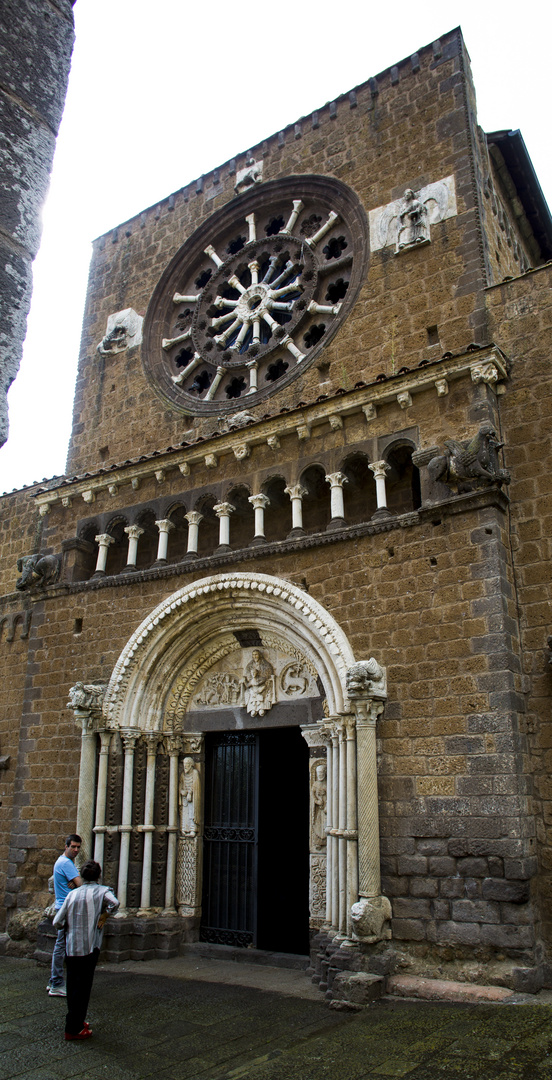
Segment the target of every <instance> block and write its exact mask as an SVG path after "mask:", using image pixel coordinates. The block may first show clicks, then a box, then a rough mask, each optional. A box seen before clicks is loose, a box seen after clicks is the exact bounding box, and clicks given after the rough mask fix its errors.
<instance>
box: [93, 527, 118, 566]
mask: <svg viewBox="0 0 552 1080" xmlns="http://www.w3.org/2000/svg"><path fill="white" fill-rule="evenodd" d="M94 539H95V541H96V543H97V544H98V558H97V560H96V569H95V571H94V574H93V575H92V576H93V577H96V576H98V577H99V576H100V575H103V574H105V567H106V563H107V551H108V548H109V546H110V544H114V543H115V540H114V538H113V536H110V535H109V533H100V534H99V536H95V537H94Z"/></svg>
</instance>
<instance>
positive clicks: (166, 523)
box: [155, 518, 174, 533]
mask: <svg viewBox="0 0 552 1080" xmlns="http://www.w3.org/2000/svg"><path fill="white" fill-rule="evenodd" d="M155 524H156V525H157V528H158V529H159V532H160V533H168V531H169V529H174V521H171V520H170V518H161V521H156V522H155Z"/></svg>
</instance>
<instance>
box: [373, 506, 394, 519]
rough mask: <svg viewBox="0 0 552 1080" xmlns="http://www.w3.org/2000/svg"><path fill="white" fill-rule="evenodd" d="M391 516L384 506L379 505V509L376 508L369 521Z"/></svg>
mask: <svg viewBox="0 0 552 1080" xmlns="http://www.w3.org/2000/svg"><path fill="white" fill-rule="evenodd" d="M390 517H393V514H392V513H391V511H390V510H388V509H387V507H386V506H380V508H379V510H376V511H375V513H374V514H372V517H371V518H370V521H386V520H387V518H390Z"/></svg>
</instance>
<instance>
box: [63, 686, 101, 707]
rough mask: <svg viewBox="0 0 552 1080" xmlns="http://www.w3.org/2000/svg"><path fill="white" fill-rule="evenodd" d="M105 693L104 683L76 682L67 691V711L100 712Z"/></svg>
mask: <svg viewBox="0 0 552 1080" xmlns="http://www.w3.org/2000/svg"><path fill="white" fill-rule="evenodd" d="M105 691H106V684H105V683H88V684H87V685H85V683H82V682H76V683H75V685H74V686H72V687H71V689H70V690H69V701H68V702H67V706H66V708H68V709H94V710H101V707H102V702H103V699H104V695H105Z"/></svg>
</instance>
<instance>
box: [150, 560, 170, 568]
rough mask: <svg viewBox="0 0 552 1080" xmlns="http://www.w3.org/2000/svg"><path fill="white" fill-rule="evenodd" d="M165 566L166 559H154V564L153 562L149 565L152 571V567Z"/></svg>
mask: <svg viewBox="0 0 552 1080" xmlns="http://www.w3.org/2000/svg"><path fill="white" fill-rule="evenodd" d="M166 565H167V560H166V559H156V560H155V562H153V563H152V564H151V568H152V569H153V567H155V566H166Z"/></svg>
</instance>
